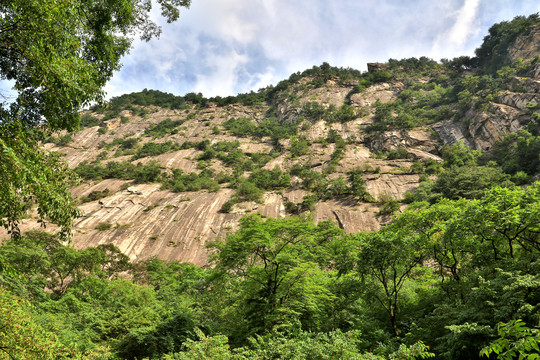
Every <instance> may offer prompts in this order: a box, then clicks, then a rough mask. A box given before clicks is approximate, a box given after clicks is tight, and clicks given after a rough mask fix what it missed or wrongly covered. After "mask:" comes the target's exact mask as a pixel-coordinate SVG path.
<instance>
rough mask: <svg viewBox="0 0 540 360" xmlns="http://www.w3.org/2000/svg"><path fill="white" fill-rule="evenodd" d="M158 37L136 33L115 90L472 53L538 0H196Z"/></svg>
mask: <svg viewBox="0 0 540 360" xmlns="http://www.w3.org/2000/svg"><path fill="white" fill-rule="evenodd" d="M192 2H193V3H192V6H191V8H190V9H182V12H181V15H180V19H179V21H177V22H175V23H173V24H166V23H165V22H164V21H162V20H159V16H158V14H159V12H158V11H156V12H155V16H156V19H158V20H157V21H158V23H160V24H161V25H162V27H163V33H162V35H161V37H160V39H153V40H151V41H150V42H148V43H146V42H141V41H135V42H134V44H133V49H132V51H131V53H130V54H129V55H128V56H126V57H125V58H124V59H123V68H122V70H121V71H119V72H118V73H116V74H115V76H114V77H113V79H112V80H111V81H110V82H109V84H108V85H107V87H106V89H105V90H106V91H107V93H108V97H111V96H118V95H121V94H123V93H128V92H133V91H140V90H142V89H144V88H148V89H157V90H161V91H166V92H171V93H173V94H176V95H183V94H185V93H187V92H201V93H203V94H204V95H205V96H208V97H210V96H216V95H220V96H227V95H235V94H238V93H242V92H248V91H250V90H255V91H256V90H257V89H259V88H261V87H265V86H267V85H269V84H276V83H277V82H279V81H280V80H283V79H285V78H288V77H289V75H290V74H291V73H293V72H296V71H303V70H305V69H307V68H310V67H312V66H313V65H320V64H321V63H322V62H324V61H326V62H329V63H330V64H331V65H333V66H343V67H352V68H355V69H359V70H363V71H364V70H366V63H367V62H384V61H386V60H388V59H389V58H394V59H402V58H406V57H413V56H414V57H420V56H428V57H430V58H433V59H436V60H439V59H441V58H453V57H455V56H460V55H472V54H473V53H474V49H475V48H476V47H478V46H479V45H480V43H481V41H482V38H483V37H484V36H485V35H486V34H487V30H488V28H489V27H490V26H491V25H493V24H494V23H496V22H500V21H503V20H511V19H512V18H513V17H515V16H517V15H530V14H532V13H536V12H540V2H539V1H538V0H511V1H509V0H192Z"/></svg>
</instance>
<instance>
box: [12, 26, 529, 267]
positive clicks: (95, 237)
mask: <svg viewBox="0 0 540 360" xmlns="http://www.w3.org/2000/svg"><path fill="white" fill-rule="evenodd" d="M539 44H540V27H535V28H534V29H533V30H532V31H531V32H530V33H529V34H528V35H527V36H526V37H519V38H518V39H517V40H516V41H515V43H514V44H513V46H512V47H511V48H510V50H509V54H510V56H511V57H512V59H514V60H516V59H518V58H525V59H526V62H527V64H528V73H527V74H526V75H525V76H524V75H519V76H518V74H513V75H512V76H511V77H510V80H509V81H508V82H507V86H505V88H504V89H501V90H500V91H498V92H497V93H496V96H491V97H485V98H482V99H479V98H477V97H471V99H470V101H468V102H466V103H465V105H461V106H462V107H461V108H459V105H456V104H454V103H448V102H446V103H445V102H444V101H443V100H444V99H443V100H429V101H431V102H429V103H426V104H427V105H425V106H424V107H423V108H422V107H420V106H419V105H418V104H419V102H421V101H426V100H425V99H431V98H436V97H437V96H439V97H441V96H447V97H448V96H450V95H448V94H449V93H450V90H448V89H450V88H451V86H450V85H445V84H452V81H454V80H451V79H455V78H456V77H459V76H462V77H464V76H465V75H463V74H461V75H460V74H456V73H452V74H450V75H452V76H453V77H454V78H452V77H451V76H450V75H449V74H447V73H445V71H446V70H441V68H440V67H436V66H435V67H433V66H434V65H433V66H432V65H430V66H432V67H431V68H429V69H430V71H431V73H430V75H425V74H424V73H425V72H426V71H425V69H424V70H422V71H420V72H417V73H415V75H413V77H411V76H410V75H404V73H406V72H407V71H406V69H405V68H404V67H405V66H407V65H406V64H405V65H404V64H398V65H395V66H394V67H393V68H392V64H389V67H387V66H385V65H384V64H377V66H371V69H370V70H371V71H372V72H371V73H368V74H362V75H361V76H360V75H359V76H357V77H356V78H355V76H341V75H340V74H339V73H338V74H337V75H336V74H328V73H326V72H324V71H322V67H321V71H320V72H319V73H316V72H315V73H309V72H308V73H306V74H303V75H302V76H300V75H298V76H297V77H295V78H294V81H293V80H291V79H290V81H289V82H288V83H287V84H285V85H286V86H282V88H273V91H274V93H273V95H272V96H271V97H267V98H266V99H265V100H264V101H257V102H255V103H254V104H246V103H241V102H236V103H231V104H218V103H217V102H216V101H208V102H205V103H204V104H202V103H200V102H198V103H197V102H190V101H187V102H186V103H185V104H184V105H182V106H181V107H178V108H174V107H171V106H169V107H167V106H156V105H148V106H142V105H133V104H130V105H129V106H124V107H123V109H121V111H117V112H116V113H114V114H112V115H111V112H110V111H109V112H107V108H105V111H104V110H103V109H93V110H92V111H88V112H87V113H86V116H89V117H92V118H94V119H98V120H99V121H98V124H97V125H95V126H87V127H84V128H83V129H82V130H81V131H80V132H78V133H76V134H73V135H72V137H71V138H68V139H65V141H64V142H61V141H52V140H55V139H52V140H51V142H46V143H44V147H45V148H47V149H48V150H50V151H58V152H60V153H62V154H65V160H66V161H67V163H68V164H69V166H70V167H71V168H74V169H75V168H77V167H78V166H79V165H81V164H92V163H98V162H99V163H101V164H103V165H104V166H106V164H107V163H110V162H121V161H127V162H129V163H131V164H135V165H136V164H141V166H142V165H144V164H152V163H153V162H155V163H157V164H159V167H160V169H161V171H162V172H163V174H172V172H173V170H174V169H180V170H182V171H183V172H184V173H185V174H187V173H195V174H200V173H202V172H204V171H209V170H211V173H213V174H218V173H224V174H227V175H231V174H235V173H238V172H241V175H240V176H241V177H242V176H243V177H244V178H247V177H249V176H250V174H251V173H252V172H253V171H254V170H253V169H247V168H246V169H247V170H240V169H238V166H237V165H230V164H229V163H227V161H225V160H223V159H224V157H222V158H220V157H219V156H218V157H215V156H214V157H210V158H208V156H206V155H204V154H206V153H205V149H203V148H201V147H200V146H199V147H197V146H189V145H186V146H184V145H185V144H197V143H204V141H206V140H208V141H207V145H205V146H206V148H207V149H209V148H210V147H211V146H213V145H216V144H218V143H220V142H235V141H238V143H239V144H238V149H240V150H241V153H243V154H245V155H247V156H248V157H249V158H250V159H252V160H253V159H256V158H258V157H262V156H270V157H271V159H269V160H268V161H266V162H265V163H264V164H262V165H261V168H262V169H265V170H272V169H275V168H278V169H280V170H281V171H284V172H289V173H290V184H289V185H288V186H285V187H282V188H280V189H272V190H266V191H264V193H263V194H262V196H261V198H260V199H259V200H258V201H247V200H245V199H242V198H238V199H237V201H235V204H234V205H232V206H231V207H230V209H227V211H223V206H224V204H225V203H226V202H228V201H229V200H231V199H232V198H235V196H237V195H235V191H237V190H235V186H234V185H233V182H232V181H231V180H230V179H229V180H228V181H224V182H222V183H221V185H220V186H219V189H212V190H209V189H208V190H198V191H186V190H184V191H181V192H175V191H173V190H172V189H167V188H166V187H165V186H163V184H161V183H159V182H137V181H134V180H129V179H122V176H117V178H106V179H103V180H102V179H99V178H94V179H92V180H87V181H84V182H82V183H81V184H79V185H78V186H75V187H74V188H73V190H72V192H73V195H74V196H75V197H77V198H79V199H81V205H80V209H81V211H82V214H83V215H82V216H81V217H80V218H78V219H77V220H76V221H75V223H74V226H73V240H72V241H73V244H74V246H75V247H77V248H83V247H88V246H95V245H98V244H104V243H113V244H115V245H116V246H117V247H118V248H119V249H120V250H121V251H123V252H124V253H125V254H127V255H128V256H129V257H130V258H131V259H132V260H138V259H144V258H148V257H151V256H157V257H159V258H162V259H169V260H173V259H174V260H181V261H189V262H193V263H195V264H197V265H203V264H205V263H206V262H207V260H208V253H207V250H206V248H205V245H206V244H207V243H208V242H210V241H213V240H216V239H218V238H222V237H224V236H226V234H227V233H229V232H231V231H234V229H235V228H236V226H237V223H238V220H239V219H240V218H241V217H242V216H244V215H246V214H253V213H258V214H261V215H263V216H268V217H282V216H290V213H291V212H294V211H291V207H292V208H293V210H294V207H295V206H296V207H297V208H300V207H301V204H302V202H303V201H304V200H305V199H306V195H310V194H313V193H314V191H315V190H313V189H310V188H308V187H307V186H306V185H305V183H306V181H307V180H305V179H304V178H301V176H300V175H298V173H295V172H294V171H292V169H295V167H296V168H298V167H299V166H301V167H304V168H308V169H309V171H312V172H314V173H318V174H322V175H323V178H325V179H327V180H328V181H330V180H332V179H334V180H335V179H339V178H340V177H341V179H345V182H347V179H348V176H350V175H349V174H350V173H351V171H352V170H355V169H356V170H358V169H360V171H361V173H362V180H363V186H364V188H365V190H366V191H367V193H368V195H366V196H364V197H363V198H358V197H357V196H353V195H351V194H350V193H347V192H343V193H342V195H339V194H338V195H336V196H329V197H325V196H319V198H318V200H317V201H316V202H315V204H313V206H312V207H311V208H310V209H309V210H310V213H311V216H312V217H313V219H314V220H315V221H323V220H332V221H335V222H337V223H338V224H339V226H340V227H342V228H343V229H345V231H347V232H358V231H365V230H376V229H378V228H379V227H380V226H381V224H384V223H386V222H388V221H389V220H390V218H391V215H389V214H388V213H387V212H384V211H381V209H382V208H383V206H384V205H385V204H386V203H388V202H392V201H394V200H397V201H398V203H397V204H398V206H397V208H395V209H394V210H393V211H400V208H403V207H405V206H406V205H404V204H399V201H400V200H401V199H403V198H404V196H405V193H407V192H411V191H414V190H415V189H416V188H417V187H418V185H419V182H420V180H421V179H420V175H419V173H418V171H416V170H414V169H415V164H426V162H428V161H434V162H442V159H441V158H440V152H439V151H440V148H441V146H442V145H444V144H453V143H456V142H459V141H461V142H464V143H465V144H467V145H468V146H469V147H471V148H472V149H478V150H487V149H489V148H490V147H491V146H492V145H493V144H494V143H495V142H496V141H497V140H499V139H501V138H502V137H503V136H504V135H505V134H507V133H509V132H515V131H517V130H518V129H521V128H522V127H523V126H525V125H526V124H527V123H529V122H530V121H531V114H532V110H531V109H533V110H534V109H535V106H536V104H539V103H540V65H539V64H538V63H535V61H536V60H534V59H533V58H534V57H535V56H537V55H538V54H539V53H540V51H539V49H540V45H539ZM531 59H533V60H531ZM422 66H424V65H422ZM389 69H390V70H389ZM392 69H393V70H392ZM325 71H326V70H325ZM392 71H393V72H392ZM386 73H389V74H390V75H392V76H388V77H387V78H385V76H386ZM347 74H349V73H347ZM373 74H375V75H373ZM377 74H379V75H380V76H379V75H377ZM381 74H382V75H381ZM377 76H379V78H377ZM381 77H382V81H381ZM373 78H375V80H373ZM366 79H368V80H369V81H367V80H366ZM370 79H371V80H370ZM433 84H435V85H433ZM444 86H447V88H444ZM455 88H456V87H455ZM441 89H442V90H441ZM445 89H446V90H445ZM411 94H413V95H411ZM441 94H442V95H441ZM437 99H438V98H437ZM480 100H482V101H483V102H482V104H481V106H478V103H479V102H480ZM385 104H387V105H388V109H390V110H388V111H386V113H385V114H386V115H384V114H383V113H384V111H383V110H384V109H386V108H385ZM403 104H409V105H407V106H408V107H406V106H405V105H403ZM398 105H399V106H398ZM404 106H405V107H404ZM427 108H429V109H430V110H429V111H431V112H426V113H425V114H424V113H421V112H420V110H418V111H417V109H423V110H422V111H427V110H426V109H427ZM403 109H405V110H403ZM405 111H409V112H408V113H405ZM401 112H403V114H402V113H401ZM351 114H352V115H351ZM381 114H382V115H381ZM410 114H413V115H410ZM423 114H424V115H423ZM433 114H443V115H440V116H439V115H437V116H435V115H433ZM108 115H109V116H108ZM405 115H407V116H409V117H410V116H412V118H413V120H414V119H415V116H417V117H418V118H420V117H422V116H423V117H425V119H427V120H426V121H424V122H423V123H418V122H417V123H414V122H412V124H413V125H410V124H411V122H410V120H409V123H408V124H409V125H406V126H402V125H399V126H398V125H395V124H400V123H399V121H402V119H407V117H406V116H405ZM269 118H274V119H277V121H278V122H279V123H280V124H282V126H286V124H290V123H294V124H295V126H297V128H298V130H297V133H296V134H295V135H293V136H289V137H284V138H283V137H282V138H278V139H276V138H275V137H272V136H268V135H265V134H262V135H261V136H252V135H250V134H244V135H239V133H235V131H234V130H232V129H231V127H230V126H229V125H228V124H229V123H228V121H229V120H230V119H247V120H248V121H249V123H250V124H252V125H253V126H259V125H260V124H264V123H265V122H266V121H268V119H269ZM336 119H337V120H336ZM434 119H435V120H434ZM165 120H167V121H169V122H170V123H173V124H179V125H177V126H175V127H174V129H173V130H174V131H168V132H166V133H164V134H162V135H159V136H149V135H148V134H149V132H148V131H149V129H155V128H156V127H157V126H158V125H159V124H162V123H163V122H164V121H165ZM381 124H382V125H381ZM389 124H390V125H389ZM392 124H394V125H392ZM63 136H67V135H63ZM336 138H338V140H336ZM58 139H60V137H58V138H57V139H56V140H58ZM128 139H133V142H132V145H133V144H135V145H133V146H132V147H131V148H126V146H125V145H123V144H124V141H126V140H128ZM340 139H341V140H340ZM168 142H170V143H169V144H177V145H178V146H176V147H175V146H172V145H171V146H172V148H171V150H169V151H165V152H163V153H160V154H157V155H155V154H153V155H148V156H142V155H144V154H142V155H141V156H134V154H137V151H139V150H140V149H142V148H143V147H144V146H145V144H150V143H155V144H157V145H159V144H166V143H168ZM299 142H303V144H306V145H305V146H307V150H305V151H299V152H296V151H294V150H293V148H294V146H296V144H297V143H299ZM180 145H182V146H180ZM123 146H124V147H123ZM336 154H337V155H336ZM395 154H398V155H399V156H396V155H395ZM205 156H206V157H205ZM336 159H337V161H336ZM163 176H165V175H163ZM336 183H339V181H337V180H336ZM336 186H337V185H336ZM92 194H94V195H95V194H101V196H99V198H98V197H96V196H94V197H92ZM83 199H84V200H83ZM291 204H292V205H291ZM37 228H39V226H38V224H37V222H36V219H35V218H32V217H30V218H29V219H26V220H25V221H24V223H23V225H22V229H23V230H29V229H37ZM52 229H53V230H54V228H52Z"/></svg>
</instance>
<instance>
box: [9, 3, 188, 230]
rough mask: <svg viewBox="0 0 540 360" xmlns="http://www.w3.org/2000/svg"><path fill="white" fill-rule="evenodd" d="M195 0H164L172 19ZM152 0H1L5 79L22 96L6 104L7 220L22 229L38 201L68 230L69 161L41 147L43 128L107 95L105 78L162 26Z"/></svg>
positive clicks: (72, 117) (65, 121) (63, 125)
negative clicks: (21, 223)
mask: <svg viewBox="0 0 540 360" xmlns="http://www.w3.org/2000/svg"><path fill="white" fill-rule="evenodd" d="M190 2H191V0H158V4H159V5H160V6H161V9H162V15H163V16H165V17H166V19H167V21H169V22H170V21H174V20H176V19H177V18H178V8H179V7H181V6H184V7H187V6H189V5H190ZM151 7H152V3H151V1H148V0H105V1H86V0H73V1H58V0H13V1H4V2H2V3H1V4H0V13H1V14H2V16H1V17H0V79H2V80H8V81H11V82H13V90H14V91H15V93H16V94H17V95H16V98H15V99H13V101H11V102H8V101H4V102H3V103H2V105H1V107H0V178H1V179H2V181H1V183H0V194H1V195H0V219H1V220H0V225H1V226H4V227H6V228H8V229H12V230H15V232H14V234H18V233H17V231H16V228H17V224H18V221H19V219H20V218H21V217H22V215H23V214H24V213H25V211H27V210H28V208H29V207H30V206H31V204H32V203H33V202H37V203H38V213H39V216H40V218H42V219H43V218H46V217H48V218H49V219H50V221H51V222H53V223H56V224H58V225H59V226H60V228H61V232H62V234H63V235H64V236H66V235H68V233H69V228H70V225H71V220H72V219H73V218H74V217H75V216H76V215H77V212H76V211H75V210H74V204H73V201H72V199H71V196H70V194H69V192H68V191H67V190H66V188H67V186H68V184H69V175H67V174H68V172H69V171H68V170H67V167H66V166H65V165H64V164H63V162H61V161H59V159H58V157H56V156H54V155H51V154H48V153H47V152H44V151H43V150H40V149H39V148H38V147H37V145H36V144H37V140H38V139H39V133H40V132H41V131H43V130H46V131H55V130H61V129H65V130H68V131H72V130H75V129H77V128H78V126H79V120H80V119H79V111H80V110H81V108H82V107H83V106H85V105H88V104H90V103H91V102H95V101H100V100H101V99H102V98H103V95H104V93H103V90H102V88H103V86H104V85H105V84H106V82H107V81H108V80H109V79H110V78H111V76H112V75H113V72H114V71H116V70H118V69H119V68H120V59H121V57H122V56H123V55H125V54H126V53H127V52H128V51H129V49H130V47H131V42H132V40H133V37H134V36H135V35H136V34H140V35H141V38H142V39H145V40H149V39H150V38H151V37H153V36H158V35H159V33H160V28H159V27H158V26H157V25H156V24H155V23H154V22H153V21H152V20H151V19H150V14H149V12H150V10H151Z"/></svg>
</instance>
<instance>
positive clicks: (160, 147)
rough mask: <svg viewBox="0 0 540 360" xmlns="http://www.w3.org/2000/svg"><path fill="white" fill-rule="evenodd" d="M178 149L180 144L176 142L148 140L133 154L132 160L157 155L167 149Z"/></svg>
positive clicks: (165, 151)
mask: <svg viewBox="0 0 540 360" xmlns="http://www.w3.org/2000/svg"><path fill="white" fill-rule="evenodd" d="M176 150H180V145H178V143H176V142H172V141H167V142H164V143H153V142H148V143H146V144H144V145H143V146H142V147H141V148H140V149H138V150H137V152H136V153H135V154H134V155H133V157H132V160H136V159H140V158H143V157H147V156H158V155H161V154H164V153H167V152H169V151H176Z"/></svg>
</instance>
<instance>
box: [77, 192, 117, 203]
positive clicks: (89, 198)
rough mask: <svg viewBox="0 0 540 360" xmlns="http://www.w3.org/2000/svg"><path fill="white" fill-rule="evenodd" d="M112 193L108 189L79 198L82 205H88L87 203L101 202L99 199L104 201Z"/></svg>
mask: <svg viewBox="0 0 540 360" xmlns="http://www.w3.org/2000/svg"><path fill="white" fill-rule="evenodd" d="M110 192H111V191H110V190H109V189H107V188H106V189H104V190H93V191H91V192H90V193H89V194H88V195H86V196H81V197H80V198H79V201H80V202H81V203H86V202H90V201H96V200H99V199H102V198H104V197H107V196H109V194H110Z"/></svg>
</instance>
